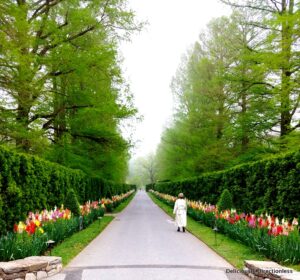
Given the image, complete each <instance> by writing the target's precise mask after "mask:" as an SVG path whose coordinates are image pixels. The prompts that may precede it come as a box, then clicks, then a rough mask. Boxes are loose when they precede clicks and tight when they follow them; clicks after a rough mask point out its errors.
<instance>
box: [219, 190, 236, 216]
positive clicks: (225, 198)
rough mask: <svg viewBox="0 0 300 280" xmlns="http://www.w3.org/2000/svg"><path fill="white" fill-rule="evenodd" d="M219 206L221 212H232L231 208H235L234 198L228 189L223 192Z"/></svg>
mask: <svg viewBox="0 0 300 280" xmlns="http://www.w3.org/2000/svg"><path fill="white" fill-rule="evenodd" d="M217 206H218V209H219V211H223V210H228V209H229V210H230V209H231V208H233V204H232V196H231V193H230V192H229V190H227V189H225V190H223V192H222V194H221V197H220V199H219V201H218V203H217Z"/></svg>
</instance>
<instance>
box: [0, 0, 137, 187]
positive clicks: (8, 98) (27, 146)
mask: <svg viewBox="0 0 300 280" xmlns="http://www.w3.org/2000/svg"><path fill="white" fill-rule="evenodd" d="M48 2H49V1H46V0H41V1H38V2H36V1H33V0H28V1H27V0H26V1H15V2H14V1H10V0H3V1H1V4H0V10H1V20H0V22H1V24H0V42H1V46H0V57H1V63H0V93H1V100H0V120H1V121H0V143H5V144H8V145H13V146H15V147H16V149H17V150H20V151H22V152H27V153H31V154H37V155H39V156H43V157H44V158H46V159H47V160H50V161H54V162H57V163H60V164H62V165H65V166H67V167H70V168H76V169H81V170H83V171H84V172H86V173H87V174H88V175H89V176H91V177H92V176H99V177H101V178H105V179H107V180H113V181H115V182H124V179H125V177H126V172H127V160H128V157H129V156H128V150H129V146H130V143H129V141H128V140H126V139H125V138H124V137H123V136H122V135H121V133H120V129H119V125H120V122H121V121H122V120H124V119H127V118H130V117H133V118H134V116H135V114H136V109H135V107H134V106H133V103H132V96H131V94H130V92H129V91H128V89H127V88H128V86H127V84H126V82H125V81H124V79H123V77H122V71H121V69H120V61H119V55H118V49H119V46H118V44H119V42H120V41H121V40H123V39H128V38H129V37H130V35H131V34H132V33H133V32H134V31H135V30H139V29H140V27H141V26H140V24H138V23H137V22H135V19H134V13H133V12H132V11H131V10H129V9H128V8H127V5H126V0H108V1H102V0H93V1H84V3H83V2H82V1H77V0H76V1H73V0H60V1H54V2H53V3H52V1H50V2H51V4H49V3H48ZM83 124H84V125H83Z"/></svg>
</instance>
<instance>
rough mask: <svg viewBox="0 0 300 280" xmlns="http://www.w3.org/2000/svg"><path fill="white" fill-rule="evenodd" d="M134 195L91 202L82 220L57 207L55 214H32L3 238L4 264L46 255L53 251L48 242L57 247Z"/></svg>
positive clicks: (0, 257) (1, 254)
mask: <svg viewBox="0 0 300 280" xmlns="http://www.w3.org/2000/svg"><path fill="white" fill-rule="evenodd" d="M133 193H134V191H133V190H132V191H129V192H127V193H125V194H121V195H117V196H113V197H112V199H106V198H103V199H100V200H99V201H93V202H90V201H88V202H86V203H85V204H84V205H82V206H80V210H81V216H80V217H76V216H73V215H72V213H71V211H70V210H68V209H64V208H63V206H62V207H61V208H60V209H58V208H56V207H55V208H54V209H53V210H51V211H47V210H43V211H41V212H36V213H33V212H30V213H29V214H28V217H27V219H26V222H19V223H18V224H15V226H14V232H9V233H7V234H6V235H4V236H1V237H0V261H10V260H15V259H21V258H25V257H28V256H37V255H41V254H43V253H45V252H46V251H47V250H48V249H49V244H47V241H49V240H52V241H54V242H55V243H54V244H58V243H59V242H61V241H63V240H64V239H66V238H67V237H69V236H71V235H73V234H74V233H75V232H78V231H79V230H81V229H83V228H86V227H87V226H88V225H90V224H91V223H92V222H94V221H95V220H97V219H98V218H99V217H102V216H103V215H104V213H105V211H107V210H110V209H113V208H114V207H117V206H118V205H119V204H120V203H121V202H123V201H124V200H126V199H127V198H128V197H129V196H130V195H132V194H133ZM50 246H51V244H50Z"/></svg>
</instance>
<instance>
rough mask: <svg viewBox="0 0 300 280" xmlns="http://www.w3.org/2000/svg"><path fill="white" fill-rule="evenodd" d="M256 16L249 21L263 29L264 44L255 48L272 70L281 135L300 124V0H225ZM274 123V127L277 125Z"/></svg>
mask: <svg viewBox="0 0 300 280" xmlns="http://www.w3.org/2000/svg"><path fill="white" fill-rule="evenodd" d="M221 1H222V2H223V3H225V4H228V5H231V6H232V7H235V8H237V9H240V10H242V11H245V10H246V11H250V13H252V14H253V16H252V17H251V18H250V19H248V21H247V23H248V24H249V25H252V26H254V27H255V28H257V29H258V30H259V31H260V34H261V36H260V43H261V44H260V46H259V47H257V48H254V51H256V52H257V55H258V56H260V58H261V59H262V60H261V63H264V64H265V67H266V68H268V69H270V70H272V72H271V73H270V75H269V77H268V79H267V80H268V82H269V83H270V84H272V87H273V94H274V96H275V98H276V100H277V104H276V105H277V109H278V115H279V117H278V122H277V123H276V124H278V126H279V132H280V135H281V136H285V135H287V134H289V133H290V132H291V131H294V130H295V129H297V128H299V127H300V121H299V117H298V116H297V114H296V112H297V110H298V107H299V102H300V95H299V83H298V82H297V81H298V77H299V67H298V64H299V58H298V57H299V55H298V50H297V45H298V44H299V32H298V21H299V4H300V2H299V1H297V0H280V1H273V0H254V1H253V0H252V1H249V0H247V1H239V0H221ZM276 124H274V126H275V125H276Z"/></svg>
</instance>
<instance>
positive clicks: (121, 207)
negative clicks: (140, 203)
mask: <svg viewBox="0 0 300 280" xmlns="http://www.w3.org/2000/svg"><path fill="white" fill-rule="evenodd" d="M135 194H136V192H135V193H133V194H132V195H131V196H130V197H129V198H128V199H126V200H125V201H124V202H122V203H120V204H119V205H118V207H117V208H115V209H114V210H113V211H112V213H113V214H116V213H119V212H121V211H122V210H123V209H124V208H126V207H127V205H128V204H129V203H130V202H131V200H132V199H133V198H134V196H135Z"/></svg>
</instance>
